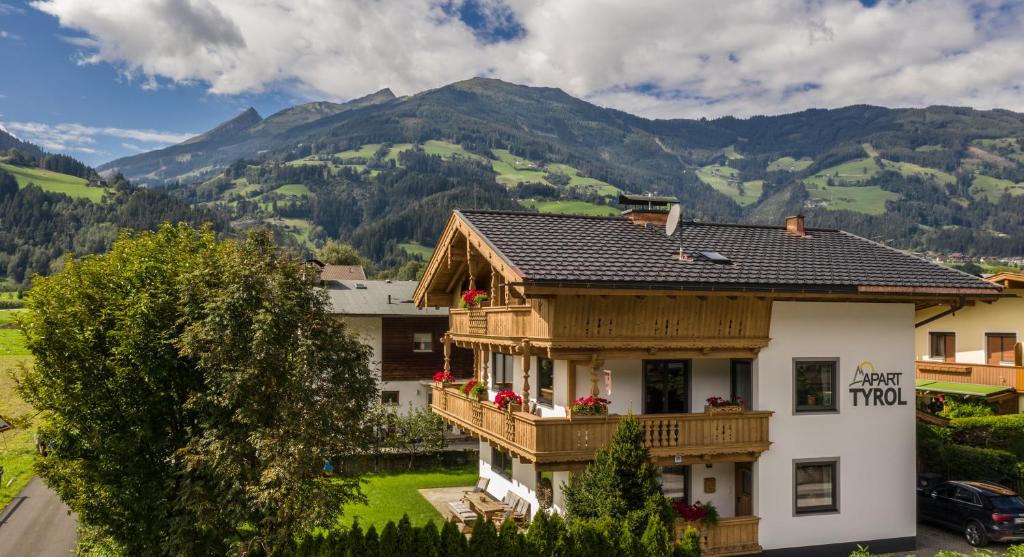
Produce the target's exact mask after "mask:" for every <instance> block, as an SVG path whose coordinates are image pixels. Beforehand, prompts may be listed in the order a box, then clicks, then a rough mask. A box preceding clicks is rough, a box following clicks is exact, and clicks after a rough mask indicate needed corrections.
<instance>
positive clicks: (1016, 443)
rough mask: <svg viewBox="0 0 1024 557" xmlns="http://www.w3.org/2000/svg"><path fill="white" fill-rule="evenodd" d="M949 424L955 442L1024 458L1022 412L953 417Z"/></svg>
mask: <svg viewBox="0 0 1024 557" xmlns="http://www.w3.org/2000/svg"><path fill="white" fill-rule="evenodd" d="M949 426H950V428H951V429H952V437H953V441H955V442H956V443H960V444H962V445H971V446H973V447H986V448H989V449H1000V450H1004V451H1009V452H1011V453H1013V454H1014V455H1016V456H1017V459H1019V460H1024V414H1008V415H1004V416H985V417H980V418H955V419H953V420H951V421H950V422H949Z"/></svg>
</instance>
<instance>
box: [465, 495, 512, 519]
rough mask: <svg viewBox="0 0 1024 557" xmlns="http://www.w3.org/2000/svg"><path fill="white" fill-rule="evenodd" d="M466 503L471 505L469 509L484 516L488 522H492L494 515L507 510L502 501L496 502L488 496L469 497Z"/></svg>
mask: <svg viewBox="0 0 1024 557" xmlns="http://www.w3.org/2000/svg"><path fill="white" fill-rule="evenodd" d="M466 502H467V503H468V504H469V508H471V509H473V511H474V512H476V513H477V514H479V515H481V516H483V517H484V519H486V520H491V519H492V518H494V515H496V514H498V513H500V512H502V511H504V510H505V506H504V505H502V504H501V501H495V500H494V499H491V498H490V497H488V496H487V495H481V494H472V495H467V496H466Z"/></svg>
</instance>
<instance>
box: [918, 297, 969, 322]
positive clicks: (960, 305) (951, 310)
mask: <svg viewBox="0 0 1024 557" xmlns="http://www.w3.org/2000/svg"><path fill="white" fill-rule="evenodd" d="M965 303H966V302H965V301H964V297H963V296H961V297H960V299H959V300H958V301H957V302H956V303H955V304H953V306H952V307H951V308H949V309H947V310H946V311H944V312H942V313H938V314H936V315H933V316H931V317H929V318H928V319H925V320H924V321H921V322H919V323H916V324H915V325H914V328H915V329H916V328H918V327H923V326H925V325H927V324H929V323H931V322H932V321H938V320H939V319H942V318H943V317H945V316H947V315H950V314H953V313H956V312H958V311H960V310H961V309H963V308H964V305H965Z"/></svg>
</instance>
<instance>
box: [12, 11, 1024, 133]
mask: <svg viewBox="0 0 1024 557" xmlns="http://www.w3.org/2000/svg"><path fill="white" fill-rule="evenodd" d="M459 1H460V0H456V2H459ZM461 1H465V0H461ZM476 1H477V2H478V3H480V4H481V5H482V6H481V9H480V11H481V12H482V13H483V14H484V15H485V19H486V20H487V21H488V23H489V24H492V25H494V24H501V23H502V22H506V23H507V21H508V19H509V17H514V19H515V21H517V22H518V23H519V24H520V25H521V26H522V28H523V30H524V33H523V34H522V35H521V36H519V37H518V38H516V39H514V40H511V41H504V42H501V41H499V42H493V43H492V42H489V41H481V40H478V39H477V37H476V36H475V35H474V30H473V29H470V28H469V27H467V26H466V25H465V24H464V23H462V22H461V21H460V20H459V19H457V18H455V17H452V16H451V15H449V13H447V12H446V11H445V10H444V9H442V8H441V7H440V4H438V3H437V0H435V1H434V2H431V1H429V0H388V1H384V2H381V1H377V0H350V1H347V2H331V1H328V0H261V1H259V2H253V1H252V0H219V1H218V2H216V4H214V3H213V2H211V1H210V0H149V1H146V2H141V1H124V2H109V1H107V0H37V1H36V2H34V3H33V4H32V5H33V6H34V7H35V8H37V9H40V10H42V11H44V12H46V13H49V14H51V15H53V16H55V17H57V18H58V19H59V21H60V23H61V25H63V26H65V27H67V28H71V29H76V30H78V31H81V32H84V34H85V35H86V36H87V37H86V38H84V39H79V40H78V42H77V43H76V44H77V45H78V46H79V48H81V49H82V58H81V60H82V62H83V63H100V62H110V63H114V64H117V65H119V66H120V67H121V68H122V70H123V71H124V72H125V73H126V74H127V75H131V76H135V77H138V78H139V79H140V83H142V84H143V85H144V86H146V87H154V86H157V84H158V83H159V81H158V80H157V77H160V78H161V79H162V80H169V81H171V82H197V81H198V82H204V83H207V84H208V85H209V89H210V91H211V92H213V93H217V94H238V93H243V92H251V91H259V90H261V89H263V88H266V87H268V86H271V85H274V84H280V83H286V84H294V85H295V86H296V87H297V88H298V89H300V90H301V91H302V92H303V93H304V94H305V95H306V96H308V97H311V98H316V97H326V98H333V99H344V98H351V97H355V96H358V95H362V94H365V93H367V92H370V91H374V90H377V89H379V88H382V87H391V88H392V89H393V90H395V91H396V93H399V94H409V93H415V92H417V91H420V90H423V89H426V88H431V87H436V86H440V85H443V84H445V83H448V82H451V81H455V80H459V79H464V78H466V77H470V76H473V75H489V76H494V77H499V78H502V79H506V80H509V81H515V82H520V83H527V84H534V85H545V86H554V87H560V88H562V89H565V90H566V91H568V92H569V93H571V94H574V95H578V96H583V97H586V98H589V99H591V100H593V101H595V102H597V103H599V104H604V105H609V106H614V107H617V108H622V109H624V110H628V111H631V112H637V113H641V114H645V115H649V116H658V117H675V116H701V115H708V116H713V115H720V114H739V115H749V114H758V113H778V112H786V111H794V110H799V109H802V108H806V107H811V106H821V107H834V106H842V105H846V104H853V103H872V104H882V105H888V106H908V105H909V106H920V105H927V104H956V105H972V106H977V107H980V108H990V107H1005V108H1011V109H1016V110H1024V94H1022V92H1024V56H1020V53H1021V52H1024V3H1022V2H1009V3H1001V2H999V0H932V1H929V2H909V1H902V0H891V1H889V2H883V3H880V4H879V5H877V6H875V7H873V8H870V9H867V8H863V7H861V6H860V4H859V3H857V2H854V1H850V0H815V1H812V2H807V1H804V0H787V1H781V2H776V1H768V0H734V1H729V2H706V1H699V0H690V1H681V0H645V1H637V2H621V1H616V0H507V1H505V2H502V0H476ZM496 14H497V15H496ZM509 14H511V16H510V15H509Z"/></svg>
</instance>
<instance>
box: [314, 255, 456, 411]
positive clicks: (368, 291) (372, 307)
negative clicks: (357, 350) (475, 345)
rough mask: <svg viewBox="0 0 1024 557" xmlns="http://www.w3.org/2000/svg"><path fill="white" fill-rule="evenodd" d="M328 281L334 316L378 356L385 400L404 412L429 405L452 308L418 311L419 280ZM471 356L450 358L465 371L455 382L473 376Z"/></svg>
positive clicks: (374, 363) (376, 361)
mask: <svg viewBox="0 0 1024 557" xmlns="http://www.w3.org/2000/svg"><path fill="white" fill-rule="evenodd" d="M328 267H331V266H328ZM346 272H347V273H349V274H351V271H346ZM359 274H360V275H361V274H362V269H361V268H360V270H359ZM325 282H326V284H327V293H328V295H329V296H330V300H331V306H332V312H333V314H334V315H336V316H337V317H338V318H339V319H342V320H344V321H345V323H346V324H347V325H348V326H349V327H351V330H352V331H354V332H355V333H357V334H358V335H359V337H360V338H361V339H362V341H363V343H364V344H366V345H367V346H369V347H370V348H371V349H372V351H373V355H372V356H371V359H370V360H371V367H372V369H373V370H374V372H376V373H377V374H378V377H379V378H380V380H381V386H380V387H381V401H382V402H383V403H384V404H386V405H392V406H396V407H398V408H399V409H400V410H401V411H403V412H404V411H406V410H408V409H409V407H410V405H412V407H419V406H424V405H426V404H429V397H430V393H431V390H430V385H431V381H432V379H433V376H434V373H436V372H437V371H438V370H440V369H442V368H443V367H444V351H443V349H442V346H443V344H442V340H441V339H442V338H443V337H444V336H445V334H446V333H447V331H448V310H447V308H429V309H420V308H417V307H416V305H415V304H414V303H413V302H412V294H413V290H415V288H416V282H415V281H390V280H339V279H335V278H331V279H330V280H325ZM472 357H473V356H472V353H471V352H470V351H469V350H463V349H456V350H454V351H453V352H452V353H451V354H450V358H451V365H452V366H454V367H455V369H456V370H460V369H461V370H466V371H465V372H463V373H461V374H460V373H459V372H457V371H456V372H454V373H455V375H456V377H461V376H463V375H464V374H467V373H471V371H472Z"/></svg>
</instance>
